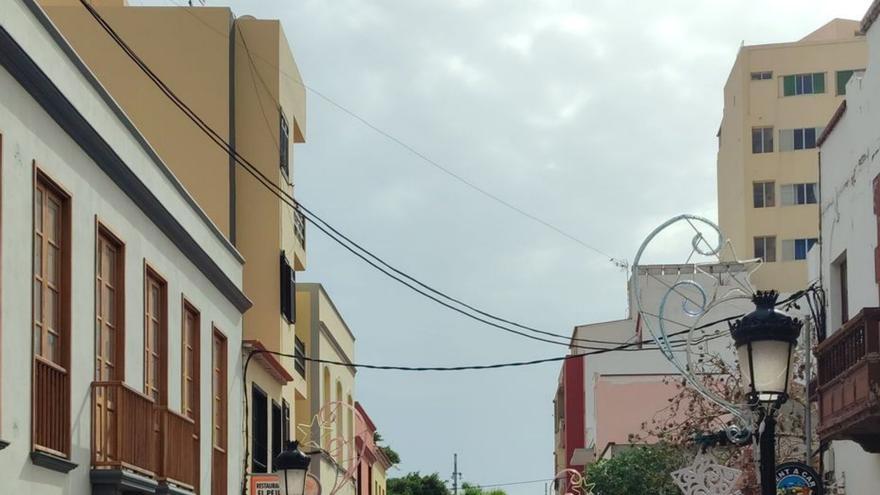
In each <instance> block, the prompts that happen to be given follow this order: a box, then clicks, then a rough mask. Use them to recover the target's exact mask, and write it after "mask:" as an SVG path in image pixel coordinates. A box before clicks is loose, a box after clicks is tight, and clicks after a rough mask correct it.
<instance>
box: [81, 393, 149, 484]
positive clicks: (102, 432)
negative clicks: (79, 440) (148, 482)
mask: <svg viewBox="0 0 880 495" xmlns="http://www.w3.org/2000/svg"><path fill="white" fill-rule="evenodd" d="M157 419H158V418H157V416H156V408H155V407H154V403H153V400H152V399H150V398H149V397H147V396H145V395H143V394H142V393H140V392H138V391H136V390H134V389H132V388H130V387H128V386H127V385H125V384H124V383H122V382H119V381H113V382H93V383H92V467H94V468H96V469H130V470H133V471H137V472H139V473H141V474H144V475H146V476H150V477H155V475H156V473H157V467H158V462H157V461H158V455H157V454H158V452H157V446H158V444H159V442H158V441H157V438H156V424H157Z"/></svg>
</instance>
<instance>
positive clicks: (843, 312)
mask: <svg viewBox="0 0 880 495" xmlns="http://www.w3.org/2000/svg"><path fill="white" fill-rule="evenodd" d="M837 281H838V289H839V290H838V292H839V293H840V298H839V300H840V324H841V325H843V324H844V323H846V322H848V321H849V275H848V274H847V266H846V256H845V255H844V257H843V258H842V259H841V260H840V261H839V262H838V263H837Z"/></svg>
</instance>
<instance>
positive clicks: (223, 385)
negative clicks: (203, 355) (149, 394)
mask: <svg viewBox="0 0 880 495" xmlns="http://www.w3.org/2000/svg"><path fill="white" fill-rule="evenodd" d="M211 327H212V333H211V493H223V492H224V491H226V490H227V487H226V485H227V481H226V466H225V464H226V451H227V449H228V445H227V440H228V432H227V422H228V418H229V409H228V407H229V398H228V396H227V393H226V391H227V383H228V382H227V380H228V373H229V367H228V359H229V358H228V342H227V339H226V336H225V335H224V334H223V332H221V331H220V330H219V329H217V327H216V326H214V325H211ZM218 347H219V352H218V351H217V348H218ZM215 374H216V375H217V379H216V380H215ZM215 382H219V385H220V386H219V387H214V384H215ZM218 392H219V393H218ZM217 403H219V404H220V406H219V407H217V405H216V404H217ZM217 409H219V410H220V411H219V416H220V420H219V421H218V419H217V416H218V412H217ZM218 440H219V442H218ZM221 465H224V469H222V470H220V469H218V467H219V466H221Z"/></svg>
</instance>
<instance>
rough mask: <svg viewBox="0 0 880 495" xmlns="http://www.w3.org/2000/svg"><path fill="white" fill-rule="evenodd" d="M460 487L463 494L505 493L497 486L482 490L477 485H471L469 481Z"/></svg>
mask: <svg viewBox="0 0 880 495" xmlns="http://www.w3.org/2000/svg"><path fill="white" fill-rule="evenodd" d="M461 488H462V490H463V491H464V495H507V494H506V493H505V491H504V490H499V489H497V488H495V489H492V490H484V489H482V488H480V487H479V486H477V485H471V484H469V483H465V484H463V485H462V486H461Z"/></svg>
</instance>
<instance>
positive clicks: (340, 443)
mask: <svg viewBox="0 0 880 495" xmlns="http://www.w3.org/2000/svg"><path fill="white" fill-rule="evenodd" d="M296 304H297V309H298V312H299V318H298V322H297V327H298V328H299V329H301V330H302V331H303V332H304V335H305V336H304V338H305V339H306V342H305V344H306V348H307V349H308V355H309V356H311V357H313V358H317V360H319V361H326V362H319V361H311V362H309V363H308V364H307V367H308V374H307V376H308V385H309V391H308V399H307V400H302V401H301V402H299V403H297V406H296V413H297V416H296V419H297V421H296V423H297V427H298V429H297V435H298V438H297V440H299V441H300V442H301V443H302V444H303V445H306V446H307V449H306V450H311V451H320V453H318V454H316V455H313V456H312V464H311V467H310V470H311V472H312V474H313V475H314V476H315V477H317V478H318V479H319V480H320V482H321V486H322V488H323V490H324V491H325V492H328V491H331V490H335V491H336V493H339V494H340V495H355V492H356V480H357V477H358V452H357V442H356V439H355V435H356V428H357V421H356V414H357V413H356V408H355V395H354V387H355V375H356V369H355V368H354V366H352V365H351V364H352V363H353V362H354V350H355V337H354V334H353V333H352V332H351V330H350V329H349V327H348V325H347V324H346V323H345V320H343V318H342V316H341V313H340V312H339V310H338V309H337V308H336V305H335V304H334V303H333V301H332V300H331V299H330V296H329V295H328V294H327V292H326V290H325V289H324V287H323V286H322V285H321V284H316V283H300V284H297V287H296ZM334 363H336V364H334Z"/></svg>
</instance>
